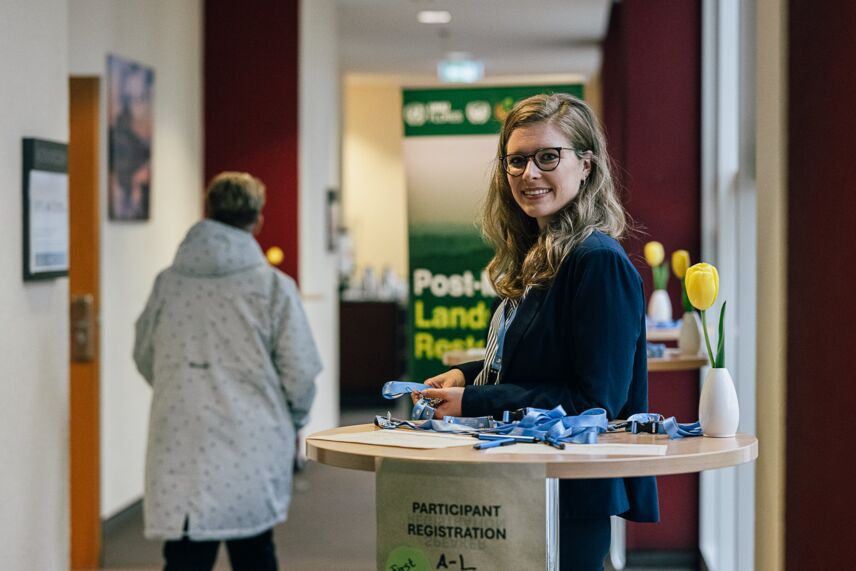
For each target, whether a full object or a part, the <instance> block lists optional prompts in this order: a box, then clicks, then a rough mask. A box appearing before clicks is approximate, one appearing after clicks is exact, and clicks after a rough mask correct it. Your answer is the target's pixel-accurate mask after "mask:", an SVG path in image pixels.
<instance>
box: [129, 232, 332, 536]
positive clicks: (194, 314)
mask: <svg viewBox="0 0 856 571" xmlns="http://www.w3.org/2000/svg"><path fill="white" fill-rule="evenodd" d="M134 360H135V362H136V364H137V368H138V369H139V371H140V373H141V374H142V375H143V376H144V377H145V378H146V380H147V381H148V382H149V383H150V384H151V385H152V389H153V395H152V407H151V416H150V420H149V441H148V450H147V455H146V484H145V499H144V513H145V535H146V537H148V538H150V539H179V538H181V537H182V530H183V526H184V523H185V521H187V524H188V536H189V537H190V539H193V540H209V539H234V538H240V537H249V536H253V535H257V534H259V533H261V532H263V531H265V530H267V529H269V528H271V527H273V526H274V525H275V524H277V523H279V522H281V521H284V520H285V518H286V515H287V511H288V504H289V501H290V499H291V478H292V466H293V460H294V454H295V433H296V430H297V429H299V428H300V427H301V426H302V425H304V424H305V423H306V421H307V416H308V414H309V409H310V406H311V405H312V400H313V398H314V396H315V382H314V379H315V377H316V376H317V375H318V373H319V372H320V371H321V360H320V358H319V356H318V351H317V349H316V347H315V343H314V341H313V340H312V334H311V332H310V330H309V324H308V322H307V320H306V315H305V314H304V311H303V308H302V306H301V304H300V300H299V297H298V292H297V288H296V287H295V284H294V281H293V280H292V279H291V278H289V277H288V276H286V275H285V274H283V273H282V272H280V271H278V270H276V269H274V268H272V267H270V265H268V263H267V261H266V260H265V257H264V255H263V254H262V251H261V249H260V248H259V245H258V243H256V241H255V239H254V238H253V237H252V235H251V234H250V233H249V232H245V231H243V230H240V229H238V228H233V227H231V226H228V225H225V224H221V223H219V222H215V221H212V220H203V221H202V222H199V223H197V224H195V225H194V226H193V227H192V228H191V229H190V231H189V232H188V233H187V236H186V237H185V239H184V241H183V242H182V243H181V245H180V246H179V249H178V253H177V254H176V257H175V261H174V262H173V264H172V266H171V267H169V268H168V269H166V270H164V271H163V272H161V273H160V275H158V277H157V280H156V281H155V285H154V290H153V291H152V293H151V296H150V297H149V300H148V303H147V304H146V308H145V310H144V311H143V314H142V315H141V316H140V318H139V319H138V320H137V324H136V342H135V346H134Z"/></svg>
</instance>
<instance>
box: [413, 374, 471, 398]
mask: <svg viewBox="0 0 856 571" xmlns="http://www.w3.org/2000/svg"><path fill="white" fill-rule="evenodd" d="M425 384H426V385H428V386H429V387H432V388H435V389H448V388H451V387H463V386H464V385H465V384H467V381H466V379H464V373H463V371H461V370H460V369H451V370H449V371H446V372H445V373H441V374H439V375H437V376H436V377H431V378H430V379H428V380H426V381H425ZM421 397H422V393H410V400H412V401H413V404H416V401H418V400H419V399H420V398H421Z"/></svg>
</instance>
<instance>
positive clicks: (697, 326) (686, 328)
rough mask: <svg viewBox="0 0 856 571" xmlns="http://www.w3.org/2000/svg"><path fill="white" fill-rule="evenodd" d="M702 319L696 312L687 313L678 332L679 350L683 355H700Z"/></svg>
mask: <svg viewBox="0 0 856 571" xmlns="http://www.w3.org/2000/svg"><path fill="white" fill-rule="evenodd" d="M703 334H704V333H703V332H702V330H701V319H699V317H698V313H696V312H695V311H685V312H684V316H683V318H681V330H680V331H679V332H678V349H680V350H681V355H698V354H699V351H701V336H702V335H703Z"/></svg>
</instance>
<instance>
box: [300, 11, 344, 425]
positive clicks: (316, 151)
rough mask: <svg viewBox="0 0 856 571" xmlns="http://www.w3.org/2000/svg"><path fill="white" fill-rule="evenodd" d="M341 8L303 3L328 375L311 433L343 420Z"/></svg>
mask: <svg viewBox="0 0 856 571" xmlns="http://www.w3.org/2000/svg"><path fill="white" fill-rule="evenodd" d="M337 57H338V56H337V52H336V18H335V6H334V4H333V2H332V1H331V0H303V1H302V2H301V3H300V93H299V101H300V119H299V121H300V122H299V131H300V132H299V154H300V158H299V163H300V172H299V176H298V179H299V181H300V183H299V184H300V188H299V191H298V192H299V194H298V204H299V208H300V217H299V220H300V222H299V223H300V229H299V234H298V236H299V238H298V239H299V241H300V244H299V258H300V268H299V274H300V290H301V293H302V295H303V303H304V306H305V307H306V313H307V315H308V317H309V322H310V325H311V326H312V331H313V333H314V334H315V341H316V342H317V343H318V348H319V350H320V352H321V359H322V361H323V363H324V371H323V372H322V373H321V375H320V376H319V377H318V379H317V383H318V394H317V396H316V398H315V404H314V405H313V407H312V413H311V417H310V420H309V425H308V426H307V427H306V428H305V429H304V431H303V432H304V435H305V434H311V433H313V432H316V431H318V430H324V429H327V428H332V427H334V426H336V425H337V424H338V422H339V296H338V288H337V274H336V255H335V254H334V253H330V252H328V251H327V237H326V225H325V224H326V222H325V221H326V218H325V217H326V209H327V189H328V188H335V189H338V188H339V184H340V183H339V180H340V177H339V162H340V159H339V125H340V119H339V105H340V87H339V75H338V66H337Z"/></svg>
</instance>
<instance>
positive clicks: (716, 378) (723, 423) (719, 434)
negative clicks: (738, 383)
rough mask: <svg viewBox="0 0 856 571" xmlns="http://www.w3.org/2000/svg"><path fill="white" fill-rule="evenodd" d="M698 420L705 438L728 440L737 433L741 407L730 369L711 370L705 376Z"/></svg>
mask: <svg viewBox="0 0 856 571" xmlns="http://www.w3.org/2000/svg"><path fill="white" fill-rule="evenodd" d="M698 420H699V422H700V423H701V429H702V430H703V431H704V435H705V436H713V437H716V438H727V437H729V436H734V434H735V433H736V432H737V425H738V424H739V423H740V405H739V404H738V402H737V391H736V390H734V382H733V381H732V380H731V374H730V373H729V372H728V369H725V368H722V369H710V370H708V372H707V374H706V375H705V376H704V385H703V386H702V388H701V398H700V399H699V402H698Z"/></svg>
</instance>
